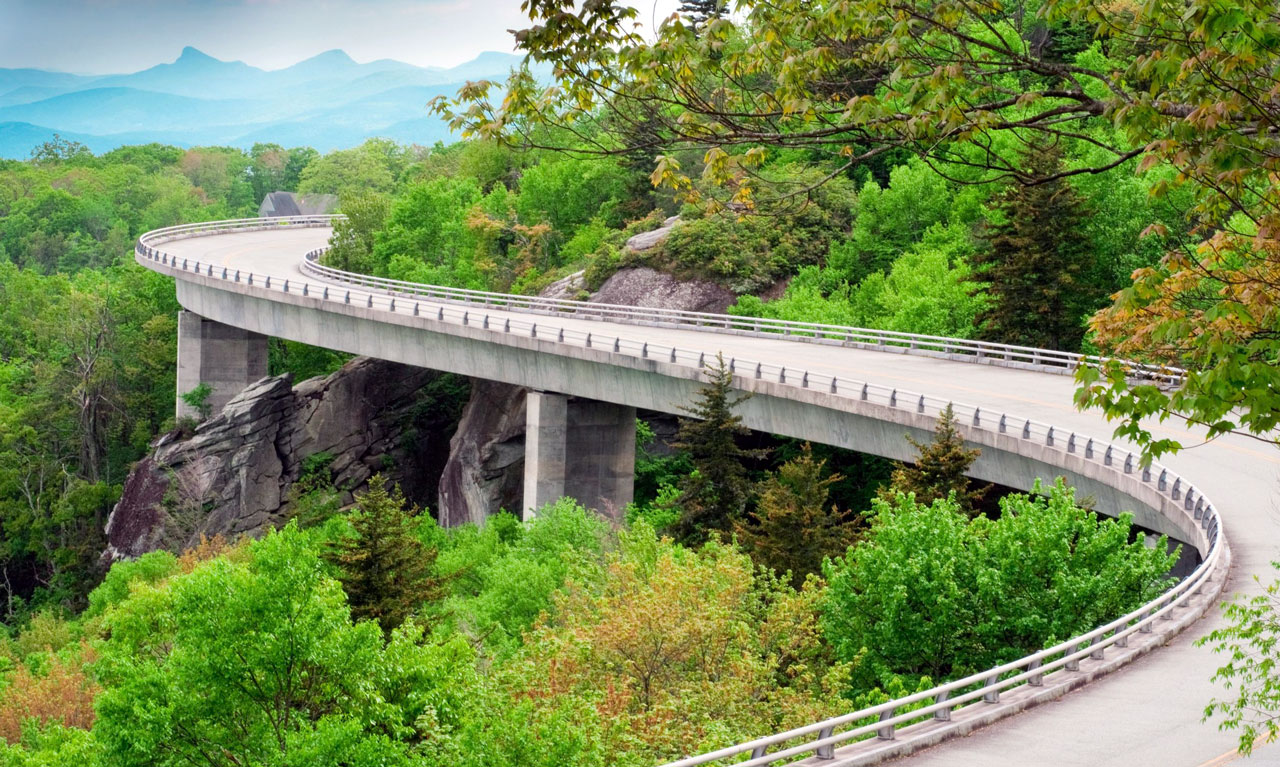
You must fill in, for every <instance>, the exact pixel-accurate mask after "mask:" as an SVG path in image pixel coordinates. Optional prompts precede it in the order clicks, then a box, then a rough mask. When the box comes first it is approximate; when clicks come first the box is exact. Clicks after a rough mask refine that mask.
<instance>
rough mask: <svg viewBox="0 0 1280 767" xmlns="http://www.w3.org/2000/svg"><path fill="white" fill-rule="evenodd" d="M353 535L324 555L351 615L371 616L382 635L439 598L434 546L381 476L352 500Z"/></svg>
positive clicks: (401, 500)
mask: <svg viewBox="0 0 1280 767" xmlns="http://www.w3.org/2000/svg"><path fill="white" fill-rule="evenodd" d="M350 520H351V526H352V528H353V529H354V531H355V535H354V536H352V537H349V538H346V539H343V540H340V541H338V542H337V543H336V544H334V545H333V546H332V547H331V548H330V550H329V551H328V552H326V555H325V558H326V559H328V560H329V561H330V562H332V563H333V564H334V565H336V566H337V567H338V569H339V571H340V574H339V580H341V581H342V588H343V590H344V591H346V592H347V599H348V601H349V602H350V604H351V615H352V617H353V618H356V619H369V620H376V621H377V622H378V624H379V625H380V626H382V630H383V632H384V633H387V634H390V633H391V631H392V629H394V628H396V627H397V626H399V625H400V624H401V623H404V621H405V619H406V618H408V617H409V616H410V615H412V614H413V612H414V611H415V610H416V609H418V608H419V607H420V606H421V605H422V604H423V603H424V602H428V601H431V600H434V599H437V598H439V597H440V596H441V592H442V584H441V581H440V580H439V579H437V578H435V577H433V576H432V575H431V570H432V567H433V565H434V564H435V560H436V550H435V549H434V548H430V547H428V546H426V545H424V544H423V543H422V541H420V540H418V538H417V537H416V536H415V535H414V531H413V518H412V516H411V515H410V514H409V513H408V512H406V510H405V499H404V495H402V494H401V493H400V488H398V487H396V486H394V485H392V486H391V489H390V490H388V489H387V481H386V479H385V478H384V477H383V476H382V475H381V474H375V475H374V476H373V477H372V478H371V479H370V480H369V489H368V490H367V491H366V492H365V493H364V494H362V495H360V496H358V497H357V498H356V508H355V510H354V511H352V512H351V515H350Z"/></svg>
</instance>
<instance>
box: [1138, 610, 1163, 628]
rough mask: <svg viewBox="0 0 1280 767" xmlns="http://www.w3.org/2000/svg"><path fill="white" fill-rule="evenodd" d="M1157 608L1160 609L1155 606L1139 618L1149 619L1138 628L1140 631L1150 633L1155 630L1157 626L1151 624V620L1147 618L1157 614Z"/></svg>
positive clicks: (1141, 619)
mask: <svg viewBox="0 0 1280 767" xmlns="http://www.w3.org/2000/svg"><path fill="white" fill-rule="evenodd" d="M1157 609H1158V608H1155V607H1153V608H1151V609H1150V610H1148V611H1147V612H1146V614H1145V615H1143V616H1142V617H1141V618H1139V619H1138V620H1140V621H1147V622H1146V623H1143V624H1142V626H1141V627H1140V628H1139V629H1138V631H1139V632H1140V633H1143V634H1150V633H1151V632H1152V631H1154V630H1155V627H1154V626H1152V625H1151V621H1149V620H1147V619H1148V618H1150V617H1151V616H1153V615H1155V614H1156V610H1157Z"/></svg>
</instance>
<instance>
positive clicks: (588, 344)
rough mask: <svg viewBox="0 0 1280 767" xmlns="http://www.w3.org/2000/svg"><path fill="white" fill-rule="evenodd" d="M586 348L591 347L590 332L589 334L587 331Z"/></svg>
mask: <svg viewBox="0 0 1280 767" xmlns="http://www.w3.org/2000/svg"><path fill="white" fill-rule="evenodd" d="M587 348H588V349H590V348H591V334H590V333H588V334H587Z"/></svg>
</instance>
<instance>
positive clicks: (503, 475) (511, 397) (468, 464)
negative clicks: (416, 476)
mask: <svg viewBox="0 0 1280 767" xmlns="http://www.w3.org/2000/svg"><path fill="white" fill-rule="evenodd" d="M527 392H528V390H527V389H525V388H524V387H522V386H512V385H511V384H505V383H498V382H497V381H483V380H473V381H472V382H471V399H470V401H468V402H467V406H466V408H465V409H464V410H463V411H462V420H461V421H460V422H459V423H458V430H457V431H456V432H454V435H453V439H452V440H451V441H450V443H449V462H448V463H446V464H445V467H444V473H443V474H442V475H441V477H440V501H439V507H438V508H439V520H440V524H442V525H444V526H446V527H452V526H454V525H460V524H463V523H466V522H474V523H476V524H479V523H481V522H483V521H484V520H485V518H486V517H488V516H489V515H491V514H496V513H497V512H499V511H501V510H503V509H506V510H507V511H510V512H512V513H515V514H518V513H519V512H520V511H521V508H520V503H521V500H522V498H523V495H524V400H525V394H526V393H527Z"/></svg>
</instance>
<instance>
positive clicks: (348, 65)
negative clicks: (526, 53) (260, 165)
mask: <svg viewBox="0 0 1280 767" xmlns="http://www.w3.org/2000/svg"><path fill="white" fill-rule="evenodd" d="M520 61H521V57H520V56H516V55H513V54H509V53H500V52H494V51H489V52H485V53H482V54H480V55H479V56H477V57H476V58H475V59H473V60H471V61H468V62H465V63H463V64H460V65H458V66H455V67H451V68H447V69H441V68H437V67H418V66H414V65H412V64H406V63H404V62H401V61H395V60H392V59H380V60H378V61H371V62H366V63H360V62H356V61H355V60H353V59H352V58H351V57H350V56H348V55H347V54H346V53H345V52H344V51H341V50H331V51H325V52H323V53H320V54H318V55H316V56H312V57H311V58H308V59H306V60H304V61H300V62H298V63H296V64H294V65H292V66H289V67H285V68H283V69H276V70H264V69H260V68H258V67H254V66H251V65H249V64H246V63H244V62H242V61H223V60H221V59H217V58H214V57H213V56H209V55H208V54H205V53H203V52H201V51H199V50H197V49H195V48H192V47H187V48H184V49H183V50H182V53H181V54H180V55H179V56H178V58H177V59H176V60H174V61H172V62H170V63H164V64H157V65H156V66H153V67H149V68H147V69H143V70H141V71H138V72H133V73H130V74H116V75H100V76H86V75H70V74H65V73H61V72H48V71H44V70H39V69H0V157H4V158H25V157H27V156H29V155H30V152H31V150H32V148H33V147H35V146H36V145H38V144H40V143H42V142H44V141H47V140H48V139H49V138H51V137H52V135H53V134H54V133H58V134H60V135H62V136H63V137H64V138H68V139H72V140H75V141H79V142H81V143H83V144H85V145H87V146H88V147H89V148H90V149H92V150H93V151H94V152H103V151H109V150H110V149H114V148H115V147H118V146H123V145H125V144H133V143H148V142H151V141H161V142H164V143H171V144H176V145H179V146H199V145H211V144H218V145H229V146H237V147H243V148H248V147H250V146H252V145H253V144H254V143H256V142H261V141H271V142H275V143H280V144H284V145H286V146H297V145H309V146H314V147H315V148H316V149H319V150H320V151H330V150H332V149H341V148H347V147H350V146H354V145H356V144H359V143H360V142H362V141H364V140H365V139H366V138H371V137H375V136H378V137H386V138H393V139H396V140H398V141H404V142H415V143H423V144H429V143H433V142H435V141H438V140H448V139H449V138H450V133H449V129H448V127H447V126H446V125H445V124H444V122H443V121H442V120H440V119H439V118H438V117H436V116H435V115H432V114H430V113H429V112H428V110H427V108H426V103H427V101H429V100H430V99H431V98H433V97H435V96H438V95H451V94H453V93H454V92H456V91H457V89H458V87H460V86H461V85H462V84H463V83H464V82H466V81H468V80H478V79H493V80H503V79H505V78H506V75H507V74H508V73H509V72H510V70H511V69H512V68H513V67H515V66H518V65H519V64H520ZM541 69H543V68H538V70H535V71H537V73H538V74H539V76H540V77H541V78H543V79H546V78H548V77H549V71H539V70H541Z"/></svg>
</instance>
